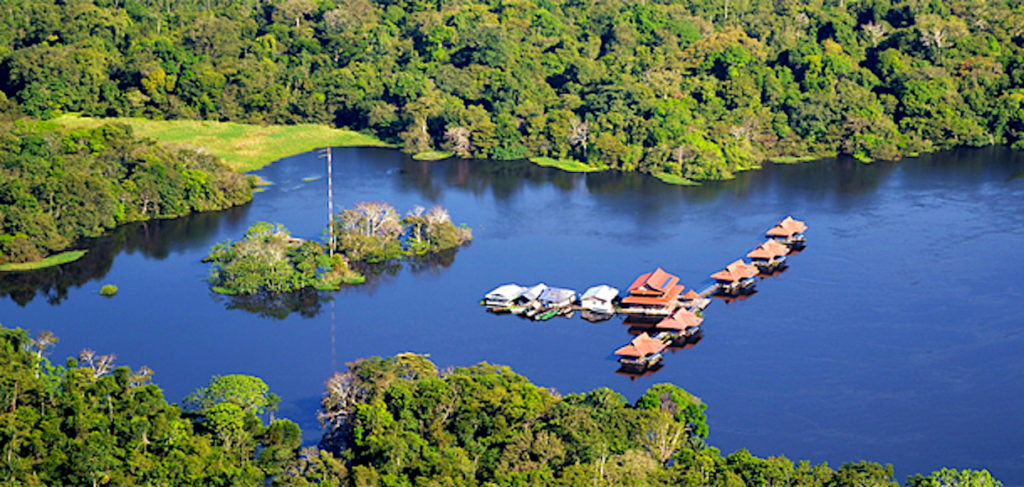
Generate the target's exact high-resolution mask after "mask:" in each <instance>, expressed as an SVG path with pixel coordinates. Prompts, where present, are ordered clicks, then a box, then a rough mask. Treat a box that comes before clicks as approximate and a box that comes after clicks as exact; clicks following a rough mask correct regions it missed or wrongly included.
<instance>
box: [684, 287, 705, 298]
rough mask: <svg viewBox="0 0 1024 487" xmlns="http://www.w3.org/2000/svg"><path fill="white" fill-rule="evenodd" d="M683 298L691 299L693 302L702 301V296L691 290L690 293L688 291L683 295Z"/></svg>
mask: <svg viewBox="0 0 1024 487" xmlns="http://www.w3.org/2000/svg"><path fill="white" fill-rule="evenodd" d="M682 298H683V299H691V300H692V299H700V298H701V296H700V294H697V291H694V290H693V289H691V290H689V291H686V293H685V294H683V295H682Z"/></svg>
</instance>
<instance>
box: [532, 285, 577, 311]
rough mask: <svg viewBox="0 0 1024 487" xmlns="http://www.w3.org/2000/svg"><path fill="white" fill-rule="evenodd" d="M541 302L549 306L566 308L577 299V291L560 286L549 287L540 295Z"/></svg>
mask: <svg viewBox="0 0 1024 487" xmlns="http://www.w3.org/2000/svg"><path fill="white" fill-rule="evenodd" d="M539 300H540V304H541V305H543V306H545V307H548V308H565V307H568V306H572V303H573V301H576V291H573V290H572V289H564V288H560V287H549V288H547V289H545V290H544V292H543V293H541V295H540V298H539Z"/></svg>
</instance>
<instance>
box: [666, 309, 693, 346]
mask: <svg viewBox="0 0 1024 487" xmlns="http://www.w3.org/2000/svg"><path fill="white" fill-rule="evenodd" d="M703 322H704V318H702V317H700V316H698V315H697V314H696V313H693V312H691V311H689V310H686V309H680V310H677V311H676V312H675V313H672V315H671V316H668V317H666V318H665V319H663V320H661V321H660V322H659V323H658V324H657V325H655V328H657V329H659V330H665V331H667V332H669V333H670V334H671V335H672V338H673V341H674V340H675V339H678V338H685V337H688V336H690V335H693V334H694V333H696V332H697V330H699V329H700V324H701V323H703Z"/></svg>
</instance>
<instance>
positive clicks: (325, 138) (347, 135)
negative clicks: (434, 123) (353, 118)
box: [53, 115, 391, 171]
mask: <svg viewBox="0 0 1024 487" xmlns="http://www.w3.org/2000/svg"><path fill="white" fill-rule="evenodd" d="M53 121H54V122H56V123H58V124H60V125H63V126H65V127H72V128H77V127H95V126H98V125H101V124H104V123H110V122H117V123H125V124H128V125H130V126H131V127H132V129H134V131H135V134H136V135H140V136H145V137H150V138H152V139H155V140H156V141H158V142H160V143H162V144H164V145H166V146H168V147H190V148H194V149H201V150H205V151H208V152H209V153H211V154H213V155H215V156H217V157H220V158H221V159H223V160H224V161H225V162H226V163H227V164H228V165H230V166H231V167H232V168H233V169H236V170H239V171H254V170H256V169H259V168H261V167H263V166H265V165H267V164H269V163H271V162H274V161H276V160H278V159H281V158H284V157H288V156H291V155H295V154H299V153H302V152H306V151H310V150H313V149H316V148H318V147H327V146H332V147H342V146H362V147H391V145H390V144H388V143H386V142H384V141H382V140H380V139H378V138H376V137H373V136H371V135H366V134H362V133H359V132H355V131H352V130H345V129H336V128H331V127H328V126H326V125H316V124H301V125H266V126H264V125H250V124H242V123H234V122H205V121H196V120H148V119H144V118H127V117H114V118H92V117H80V116H75V115H65V116H63V117H59V118H56V119H54V120H53Z"/></svg>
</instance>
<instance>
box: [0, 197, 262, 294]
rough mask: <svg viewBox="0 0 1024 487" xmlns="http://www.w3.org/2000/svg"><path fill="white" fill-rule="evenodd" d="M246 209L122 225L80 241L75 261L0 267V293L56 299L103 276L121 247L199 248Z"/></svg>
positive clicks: (156, 250)
mask: <svg viewBox="0 0 1024 487" xmlns="http://www.w3.org/2000/svg"><path fill="white" fill-rule="evenodd" d="M248 211H249V205H244V206H240V207H236V208H231V209H228V210H224V211H218V212H210V213H200V214H197V215H193V216H190V217H186V218H176V219H173V220H152V221H148V222H137V223H129V224H126V225H122V226H120V227H117V228H115V229H114V230H112V231H110V232H109V233H108V234H106V235H104V236H102V237H98V238H92V239H86V240H84V241H83V242H81V245H80V246H79V247H80V248H83V249H86V250H88V252H86V254H85V255H84V256H82V258H80V259H78V260H76V261H74V262H70V263H67V264H64V265H60V266H56V267H50V268H47V269H40V270H37V271H31V272H3V273H0V298H4V297H9V298H10V299H11V300H12V301H14V302H15V303H17V304H18V305H19V306H25V305H27V304H28V303H30V302H32V300H33V299H35V298H36V296H42V297H43V298H44V299H45V300H46V302H47V303H49V304H51V305H58V304H60V303H61V302H63V301H64V300H65V299H66V298H67V296H68V290H69V289H71V288H77V287H81V286H82V285H83V284H85V283H87V282H89V281H95V280H100V279H102V278H103V277H104V276H106V275H107V273H108V272H109V271H110V267H111V265H112V264H113V262H114V257H116V256H117V255H118V254H119V253H121V252H122V251H125V252H128V253H134V252H140V253H141V254H142V255H144V256H146V257H151V258H154V259H157V260H163V259H166V258H167V256H169V255H170V254H171V253H172V252H182V251H187V250H191V249H195V248H203V247H206V246H208V245H209V243H208V242H209V240H210V237H211V236H212V235H213V234H215V233H216V232H217V231H218V229H220V228H221V227H222V226H225V225H228V226H231V225H237V224H239V223H240V222H242V221H243V220H244V219H245V217H246V214H247V212H248Z"/></svg>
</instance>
